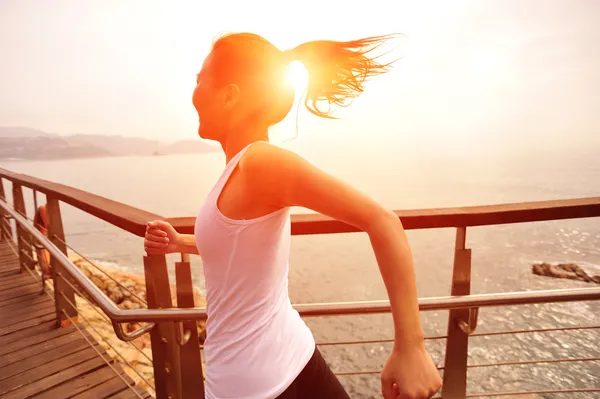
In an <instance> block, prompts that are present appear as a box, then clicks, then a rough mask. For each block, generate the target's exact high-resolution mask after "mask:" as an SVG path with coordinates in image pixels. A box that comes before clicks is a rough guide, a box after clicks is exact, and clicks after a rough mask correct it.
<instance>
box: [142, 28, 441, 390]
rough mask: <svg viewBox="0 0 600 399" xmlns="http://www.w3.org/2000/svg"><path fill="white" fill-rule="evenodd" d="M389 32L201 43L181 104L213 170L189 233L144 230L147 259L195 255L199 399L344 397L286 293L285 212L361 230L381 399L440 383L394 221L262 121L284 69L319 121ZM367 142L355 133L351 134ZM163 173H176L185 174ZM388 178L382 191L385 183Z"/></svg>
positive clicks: (358, 88)
mask: <svg viewBox="0 0 600 399" xmlns="http://www.w3.org/2000/svg"><path fill="white" fill-rule="evenodd" d="M389 38H391V36H380V37H370V38H365V39H360V40H355V41H349V42H336V41H327V40H323V41H312V42H308V43H304V44H301V45H299V46H298V47H296V48H294V49H291V50H287V51H281V50H279V49H278V48H277V47H275V46H274V45H273V44H271V43H270V42H269V41H267V40H265V39H264V38H262V37H260V36H258V35H255V34H250V33H238V34H231V35H227V36H224V37H221V38H219V39H218V40H217V41H216V42H215V43H214V45H213V48H212V51H211V53H210V54H209V55H208V57H207V58H206V60H205V61H204V65H203V66H202V70H201V71H200V73H199V74H198V76H197V80H196V88H195V90H194V94H193V98H192V102H193V104H194V106H195V108H196V111H197V112H198V117H199V120H200V127H199V129H198V134H199V135H200V137H202V138H204V139H209V140H215V141H218V142H219V143H220V144H221V147H222V148H223V151H224V153H225V157H226V162H227V165H226V167H225V170H224V172H223V174H222V175H221V177H220V179H219V180H218V181H217V183H216V185H215V186H214V188H213V190H212V191H211V192H210V194H209V195H208V198H207V199H206V202H205V203H204V205H203V206H202V208H201V209H200V211H199V213H198V216H197V219H196V225H195V235H190V234H179V233H177V232H176V231H175V229H174V228H173V226H171V225H170V224H169V223H167V222H164V221H153V222H150V223H148V226H147V229H146V236H145V240H144V246H145V250H146V251H147V253H148V254H165V253H171V252H188V253H196V254H199V255H200V256H201V257H202V261H203V264H204V277H205V282H206V295H207V298H206V302H207V311H208V320H207V325H206V327H207V338H206V342H205V345H204V353H205V357H206V364H207V371H206V397H207V398H208V399H217V398H219V399H221V398H238V399H272V398H313V399H315V398H327V399H339V398H348V397H349V396H348V394H347V393H346V391H345V390H344V388H343V387H342V385H341V384H340V382H339V381H338V379H337V378H336V376H335V375H334V374H333V373H332V371H331V370H330V368H329V366H328V365H327V364H326V362H325V360H324V359H323V357H322V356H321V353H320V352H319V350H318V349H317V348H316V346H315V341H314V338H313V336H312V333H311V331H310V330H309V329H308V327H307V326H306V325H305V323H304V321H303V320H302V319H301V318H300V316H299V314H298V312H296V311H295V310H294V309H293V307H292V305H291V303H290V299H289V296H288V270H289V254H290V236H291V234H290V207H293V206H301V207H305V208H309V209H312V210H313V211H316V212H319V213H322V214H325V215H329V216H330V217H332V218H335V219H338V220H341V221H343V222H345V223H347V224H350V225H352V226H355V227H356V228H358V229H360V230H363V231H365V232H366V233H367V234H368V235H369V238H370V240H371V244H372V246H373V251H374V252H375V257H376V259H377V263H378V265H379V269H380V271H381V276H382V278H383V280H384V282H385V286H386V288H387V292H388V295H389V298H390V303H391V308H392V313H393V321H394V330H395V341H394V346H393V350H392V351H391V353H390V355H389V358H388V360H387V362H386V365H385V367H384V369H383V372H382V375H381V381H382V387H381V389H382V392H383V396H384V397H385V398H386V399H391V398H396V397H397V396H398V395H399V396H400V397H402V398H411V399H414V398H429V397H431V396H433V395H434V393H435V392H437V391H438V390H439V389H440V387H441V384H442V380H441V378H440V375H439V373H438V371H437V370H436V367H435V365H434V363H433V361H432V359H431V357H430V356H429V354H428V353H427V351H426V350H425V345H424V333H423V329H422V327H421V320H420V314H419V306H418V302H417V289H416V282H415V272H414V268H413V261H412V254H411V250H410V246H409V243H408V240H407V238H406V235H405V233H404V229H403V227H402V224H401V223H400V220H399V219H398V217H397V216H396V214H395V213H393V212H391V211H389V210H387V209H384V208H383V207H382V206H381V205H379V204H378V203H377V202H375V201H374V200H373V199H371V198H370V197H368V196H366V195H365V194H363V193H361V192H359V191H357V190H355V189H354V188H352V187H350V186H349V185H347V184H346V183H344V182H342V181H340V180H338V179H336V178H334V177H332V176H330V175H329V174H327V173H325V172H323V171H321V170H319V169H318V168H316V167H315V166H313V165H311V164H310V163H308V162H307V161H305V160H304V159H302V158H301V157H299V156H298V155H296V154H295V153H293V152H290V151H286V150H284V149H282V148H279V147H277V146H274V145H271V144H270V143H269V132H268V129H269V127H271V126H273V125H275V124H277V123H279V122H280V121H281V120H283V118H284V117H285V116H286V115H287V113H288V112H289V111H290V109H291V108H292V105H293V103H294V95H295V94H294V89H293V87H292V85H291V84H289V83H288V82H287V79H286V73H287V71H288V68H289V66H290V64H291V63H292V62H293V61H296V60H297V61H300V62H302V63H303V64H304V66H305V67H306V69H307V71H308V89H307V92H306V99H305V106H306V107H307V108H308V110H309V111H310V112H312V113H313V114H315V115H317V116H321V117H329V116H330V114H331V111H332V110H333V108H334V106H344V105H347V104H348V102H349V100H351V99H352V98H355V97H357V96H358V95H359V94H360V93H362V91H363V83H364V81H365V80H366V79H368V78H370V77H372V76H376V75H380V74H383V73H385V72H386V71H387V70H388V67H389V64H382V63H381V62H380V61H379V58H378V57H375V56H373V55H372V51H373V50H375V49H377V48H378V47H379V46H380V45H382V44H384V42H386V40H388V39H389ZM365 140H368V132H365ZM173 173H175V174H177V176H175V177H177V178H178V177H179V175H182V176H185V175H186V173H187V172H186V171H185V170H183V171H176V170H174V171H173ZM390 184H396V183H395V182H390Z"/></svg>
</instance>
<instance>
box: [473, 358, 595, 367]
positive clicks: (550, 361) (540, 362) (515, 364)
mask: <svg viewBox="0 0 600 399" xmlns="http://www.w3.org/2000/svg"><path fill="white" fill-rule="evenodd" d="M598 361H600V357H572V358H563V359H538V360H522V361H521V360H515V361H513V362H498V363H481V364H469V365H467V368H479V367H501V366H519V365H524V364H544V363H572V362H598Z"/></svg>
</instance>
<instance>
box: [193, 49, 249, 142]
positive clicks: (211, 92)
mask: <svg viewBox="0 0 600 399" xmlns="http://www.w3.org/2000/svg"><path fill="white" fill-rule="evenodd" d="M213 60H214V56H213V53H211V54H209V55H208V57H206V60H205V61H204V64H203V65H202V69H201V70H200V73H198V76H197V78H196V88H195V89H194V93H193V95H192V103H193V104H194V108H196V111H197V112H198V122H199V124H200V126H199V128H198V134H199V135H200V137H202V138H204V139H208V140H217V141H221V140H222V139H223V138H224V135H225V133H226V132H227V131H228V128H229V126H230V125H231V122H232V115H233V113H234V111H235V110H236V106H237V105H238V103H239V97H240V92H239V88H238V87H237V86H236V85H235V84H228V85H226V86H225V87H217V85H216V84H215V79H214V78H213V74H214V71H216V70H215V69H214V68H213V63H214V61H213Z"/></svg>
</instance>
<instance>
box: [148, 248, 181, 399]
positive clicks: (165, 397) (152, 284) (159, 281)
mask: <svg viewBox="0 0 600 399" xmlns="http://www.w3.org/2000/svg"><path fill="white" fill-rule="evenodd" d="M144 274H145V278H146V300H147V301H148V308H149V309H165V308H172V307H173V303H172V300H171V287H170V285H169V275H168V273H167V259H166V257H165V256H164V255H160V256H159V255H149V256H144ZM176 327H177V323H175V322H157V323H156V326H155V327H154V328H153V329H152V330H151V331H150V343H151V346H152V363H153V366H154V384H155V387H156V398H157V399H181V398H182V396H181V358H180V347H179V343H178V342H177V333H176V330H175V329H176Z"/></svg>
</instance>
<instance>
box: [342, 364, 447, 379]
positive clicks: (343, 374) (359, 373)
mask: <svg viewBox="0 0 600 399" xmlns="http://www.w3.org/2000/svg"><path fill="white" fill-rule="evenodd" d="M436 369H438V370H440V371H441V370H444V367H442V366H439V367H437V366H436ZM381 371H382V370H358V371H339V372H338V371H336V372H334V373H333V374H335V375H336V376H341V377H343V376H349V375H367V374H381Z"/></svg>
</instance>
